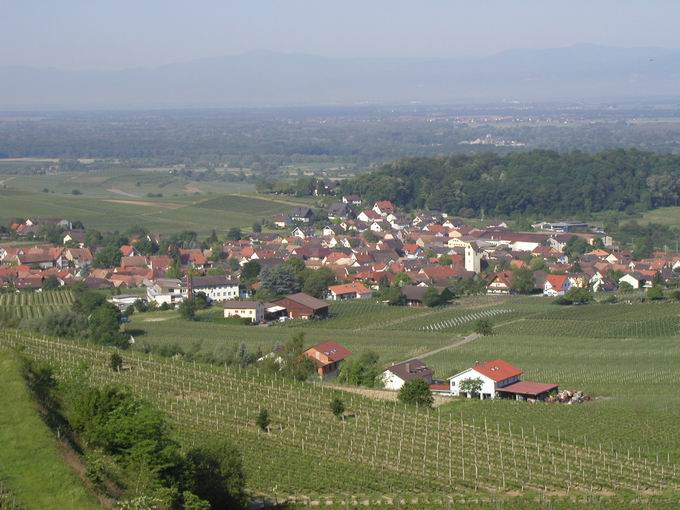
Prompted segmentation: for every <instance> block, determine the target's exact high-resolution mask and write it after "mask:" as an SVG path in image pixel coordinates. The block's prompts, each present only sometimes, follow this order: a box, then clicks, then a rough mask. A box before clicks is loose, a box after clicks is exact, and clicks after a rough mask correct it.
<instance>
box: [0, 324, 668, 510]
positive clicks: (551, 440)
mask: <svg viewBox="0 0 680 510" xmlns="http://www.w3.org/2000/svg"><path fill="white" fill-rule="evenodd" d="M0 346H2V347H4V348H11V347H13V348H21V349H22V351H23V352H24V353H25V354H26V355H28V356H30V357H32V358H34V359H38V360H43V361H49V362H51V363H53V364H54V365H56V366H57V367H58V374H59V377H62V378H66V377H71V376H72V375H73V374H75V373H76V372H77V371H78V370H80V369H81V367H82V366H87V367H89V370H88V371H87V378H88V379H89V382H90V383H91V384H94V385H104V384H109V383H112V382H119V383H122V384H126V385H128V386H130V387H131V388H132V389H133V391H134V392H135V393H136V394H138V395H140V396H143V397H145V398H148V399H150V400H152V401H153V402H155V403H156V404H157V405H159V406H160V407H161V408H163V409H164V410H165V411H166V412H167V413H169V415H171V416H172V418H173V420H174V422H175V423H176V425H177V431H178V432H179V433H180V434H183V435H185V436H186V438H187V439H189V440H191V439H192V438H197V437H202V438H205V437H206V436H210V435H213V434H214V435H222V434H226V435H228V436H230V437H232V438H234V440H235V441H236V442H237V443H238V444H239V447H240V448H241V449H242V451H243V452H244V454H245V462H246V468H247V474H248V481H249V486H250V490H251V491H252V492H253V493H257V494H260V495H267V496H270V497H281V496H284V497H285V496H294V497H297V498H300V497H303V499H304V498H314V499H315V500H325V501H327V502H330V503H332V502H333V501H336V500H338V499H340V500H344V499H345V498H348V497H350V498H353V497H359V498H360V497H364V496H365V497H367V498H370V499H373V500H375V499H382V500H383V502H384V500H385V499H389V500H391V501H393V500H394V498H401V497H403V496H404V495H409V494H418V495H420V496H421V497H430V496H432V495H445V496H447V497H451V498H464V497H470V496H472V495H481V496H482V497H484V495H487V497H489V496H491V495H493V497H494V498H498V497H507V498H513V497H515V496H516V495H517V494H522V493H526V492H536V493H542V494H545V495H562V496H564V495H569V494H572V495H573V494H593V495H602V496H603V495H607V494H610V493H612V492H617V493H629V494H638V495H642V494H644V495H645V496H651V495H662V494H671V493H672V492H673V491H677V490H680V469H677V468H676V466H675V465H672V464H669V463H667V462H664V459H663V458H658V457H657V459H656V461H654V462H650V461H648V460H647V458H642V457H639V456H636V455H634V452H633V454H631V452H630V451H619V450H617V449H615V448H614V447H613V445H612V446H610V445H607V444H592V443H586V442H581V443H579V442H578V441H573V442H572V441H566V440H565V439H564V436H560V435H559V432H557V431H555V430H554V429H550V428H548V429H546V430H543V431H537V430H536V429H535V428H534V429H533V430H531V429H523V428H520V427H517V426H512V425H510V424H506V425H504V426H501V425H500V424H498V423H493V422H491V423H489V422H487V421H486V420H485V421H483V422H481V421H477V422H476V423H474V424H473V423H471V422H470V421H469V420H467V419H464V418H463V416H462V415H460V416H455V415H454V414H453V413H443V412H441V411H424V410H420V411H419V410H416V409H413V408H407V407H404V406H402V405H400V404H397V403H386V402H382V401H374V400H369V399H366V398H363V397H360V396H357V395H351V394H343V393H341V392H340V391H338V390H334V389H332V388H329V387H324V386H316V385H310V384H304V383H290V382H286V381H281V380H277V379H276V378H269V377H263V376H261V375H259V374H258V373H257V372H256V371H253V370H251V371H239V370H232V369H220V368H216V367H207V366H200V365H195V364H188V363H183V362H179V361H173V360H170V359H156V358H153V357H150V356H144V355H141V354H135V353H125V354H124V358H125V365H126V369H125V370H124V371H122V372H121V373H114V372H112V371H111V370H110V368H109V367H108V360H109V354H110V353H109V351H108V350H106V349H103V348H98V347H93V346H86V345H83V344H76V343H72V342H68V341H61V340H51V339H45V338H37V337H32V336H28V335H22V334H20V333H17V332H11V331H4V332H0ZM334 396H341V398H343V399H344V400H345V402H346V407H347V411H348V415H349V417H348V419H346V420H343V421H341V420H337V419H335V418H334V417H333V416H332V414H331V412H330V409H329V405H328V403H329V401H330V400H331V399H332V398H333V397H334ZM262 408H266V409H268V410H269V412H270V415H271V416H272V419H273V430H272V432H270V433H261V432H258V429H257V427H256V426H255V424H254V422H255V417H256V415H257V414H258V412H259V410H260V409H262ZM329 438H330V440H329Z"/></svg>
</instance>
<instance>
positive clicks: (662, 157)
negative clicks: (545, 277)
mask: <svg viewBox="0 0 680 510" xmlns="http://www.w3.org/2000/svg"><path fill="white" fill-rule="evenodd" d="M343 191H344V192H345V193H357V194H359V195H361V196H362V197H363V198H364V199H365V200H366V201H367V202H369V203H370V202H373V201H376V200H385V199H387V200H391V201H392V202H394V203H395V204H396V205H398V206H400V207H405V208H409V209H416V208H423V209H430V210H441V211H444V212H448V213H450V214H455V215H460V216H463V217H473V216H478V215H480V214H487V215H489V216H500V217H508V216H511V215H517V214H540V215H565V216H568V215H578V216H583V215H584V214H585V215H588V214H590V213H594V212H600V211H608V210H613V211H628V212H635V211H643V210H647V209H653V208H656V207H662V206H671V205H678V201H679V199H680V156H675V155H670V154H654V153H650V152H642V151H639V150H634V149H632V150H624V149H617V150H608V151H604V152H600V153H597V154H587V153H584V152H579V151H574V152H567V153H558V152H554V151H545V150H534V151H527V152H521V153H512V154H508V155H498V154H493V153H484V154H477V155H472V156H469V155H453V156H449V157H437V158H409V159H402V160H399V161H396V162H394V163H391V164H388V165H385V166H383V167H382V168H381V169H379V170H377V171H375V172H372V173H370V174H365V175H361V176H358V177H355V178H353V179H348V180H346V181H345V182H344V183H343Z"/></svg>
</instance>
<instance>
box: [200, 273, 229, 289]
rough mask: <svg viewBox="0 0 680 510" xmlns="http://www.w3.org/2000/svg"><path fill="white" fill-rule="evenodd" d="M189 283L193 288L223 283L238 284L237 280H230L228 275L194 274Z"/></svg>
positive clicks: (223, 284)
mask: <svg viewBox="0 0 680 510" xmlns="http://www.w3.org/2000/svg"><path fill="white" fill-rule="evenodd" d="M191 285H192V287H193V288H194V289H202V288H206V287H222V286H225V285H238V282H236V281H234V280H232V279H231V278H230V277H229V276H222V275H218V276H194V277H192V278H191Z"/></svg>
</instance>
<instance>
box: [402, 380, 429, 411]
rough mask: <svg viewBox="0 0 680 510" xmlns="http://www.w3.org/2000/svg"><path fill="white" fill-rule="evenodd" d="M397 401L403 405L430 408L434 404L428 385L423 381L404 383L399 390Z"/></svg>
mask: <svg viewBox="0 0 680 510" xmlns="http://www.w3.org/2000/svg"><path fill="white" fill-rule="evenodd" d="M398 398H399V401H400V402H403V403H404V404H410V405H418V406H421V407H431V406H432V404H433V403H434V398H433V397H432V392H431V391H430V385H429V384H427V381H425V380H424V379H412V380H410V381H406V382H405V383H404V385H403V386H402V387H401V389H400V390H399V396H398Z"/></svg>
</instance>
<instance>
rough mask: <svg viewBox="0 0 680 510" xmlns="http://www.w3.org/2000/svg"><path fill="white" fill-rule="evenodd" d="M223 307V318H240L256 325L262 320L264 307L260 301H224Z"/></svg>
mask: <svg viewBox="0 0 680 510" xmlns="http://www.w3.org/2000/svg"><path fill="white" fill-rule="evenodd" d="M222 306H223V307H224V318H225V319H227V318H229V317H241V318H243V319H250V322H252V323H253V324H258V323H260V322H262V321H263V320H264V311H265V306H264V304H263V303H262V302H260V301H226V302H224V303H223V305H222Z"/></svg>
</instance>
